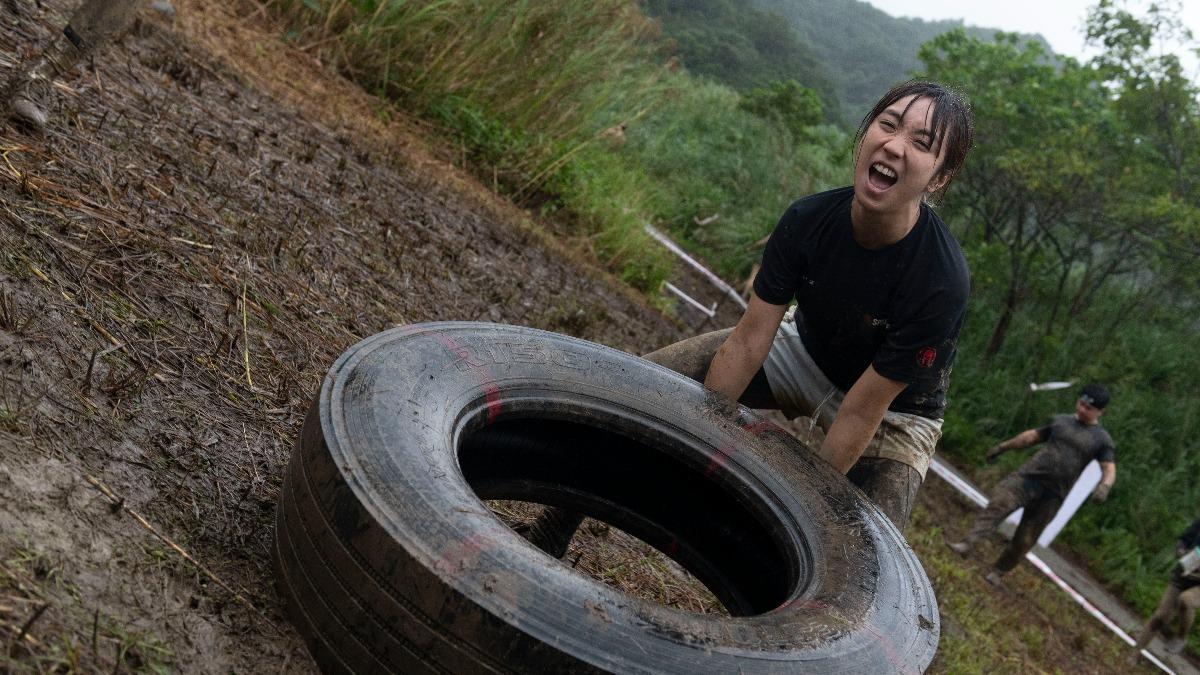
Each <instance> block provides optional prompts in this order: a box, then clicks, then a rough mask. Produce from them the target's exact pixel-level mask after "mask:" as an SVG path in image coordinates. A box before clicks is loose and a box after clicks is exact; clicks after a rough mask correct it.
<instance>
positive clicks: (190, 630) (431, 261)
mask: <svg viewBox="0 0 1200 675" xmlns="http://www.w3.org/2000/svg"><path fill="white" fill-rule="evenodd" d="M11 6H12V5H11V3H5V4H2V5H0V13H4V16H3V18H4V24H3V26H4V28H3V29H0V30H3V33H2V34H0V49H2V50H3V53H4V54H7V55H8V57H7V58H6V59H4V60H3V61H4V64H5V65H6V66H7V65H8V64H11V62H12V61H13V60H14V58H13V56H12V55H13V54H18V55H19V54H21V53H24V52H25V51H26V50H27V49H28V46H29V45H30V44H32V43H36V41H42V40H46V39H48V38H49V36H50V34H51V32H52V31H53V30H55V29H56V27H57V26H60V25H61V21H62V19H61V14H62V12H63V11H64V8H65V6H67V3H64V2H58V1H50V2H46V3H45V11H44V12H43V11H42V10H40V9H38V8H35V7H32V6H30V7H28V8H26V10H25V12H26V14H27V16H25V17H24V18H23V19H22V20H21V21H14V18H13V16H12V15H11V13H10V7H11ZM176 8H177V10H178V15H177V17H176V18H175V19H174V21H173V22H172V21H171V20H169V19H168V18H167V17H164V16H162V15H159V14H157V13H156V12H153V11H150V10H146V11H144V12H143V14H142V17H141V20H140V21H139V25H138V26H137V27H136V28H135V30H134V31H133V32H132V34H131V35H129V36H128V37H127V38H125V39H124V40H123V41H122V42H121V43H120V44H119V45H117V46H116V47H114V48H110V49H107V50H104V51H103V52H101V53H100V54H99V55H98V56H97V58H96V59H95V60H94V63H92V64H85V65H84V66H83V67H81V68H79V69H77V70H76V71H75V72H74V73H73V74H72V76H71V77H69V78H67V79H66V80H65V81H64V82H62V83H61V86H60V87H59V88H58V89H59V91H58V93H59V101H58V103H57V104H56V105H55V107H54V109H53V110H52V118H53V121H52V128H51V129H50V130H49V131H48V132H47V133H46V134H44V135H35V134H30V133H28V132H26V131H24V130H21V129H16V128H13V127H12V126H11V125H10V124H9V123H8V122H7V121H6V122H3V125H4V126H3V127H2V129H0V646H2V647H3V648H4V649H5V651H4V653H2V654H0V664H4V665H3V666H0V670H8V669H12V670H16V671H25V670H28V671H47V670H52V669H54V668H57V667H58V666H60V665H70V664H75V665H77V666H79V667H82V668H84V669H85V670H88V671H91V670H92V669H95V670H98V671H102V672H116V671H118V670H122V671H128V670H137V669H148V670H157V669H159V668H160V667H170V669H172V670H179V671H184V672H214V673H216V672H222V673H224V672H261V671H271V672H279V671H281V670H288V671H294V670H301V671H303V670H306V669H309V668H311V666H310V665H309V662H308V659H307V656H306V655H305V653H304V651H303V647H302V645H301V643H300V641H299V640H298V638H297V637H296V636H295V634H294V633H293V632H292V630H291V629H290V627H288V626H287V624H286V622H284V621H283V620H282V619H281V617H280V615H279V606H278V602H277V600H276V598H275V595H274V592H273V589H272V587H271V571H270V557H269V545H270V543H271V540H272V528H273V516H274V505H275V501H276V493H277V490H278V486H279V476H280V474H281V472H282V465H283V463H284V462H285V461H286V459H287V457H288V452H289V449H290V447H289V446H290V445H291V443H292V441H293V439H294V437H295V436H296V432H297V430H298V429H299V426H300V422H301V419H302V415H303V413H304V411H305V409H306V406H307V403H308V401H309V399H310V397H311V395H312V394H313V392H314V391H315V390H316V388H317V386H318V383H319V382H320V379H321V377H322V375H323V372H324V370H325V369H326V368H327V367H328V365H329V364H330V363H332V361H333V360H334V358H335V357H336V356H337V355H338V354H339V353H340V352H341V351H343V350H344V349H345V348H346V347H348V346H349V345H351V344H353V343H354V342H356V341H357V340H358V339H360V338H362V337H365V336H367V335H370V334H372V333H375V332H377V331H380V330H383V329H385V328H388V327H390V326H393V325H396V324H401V323H411V322H419V321H430V320H449V319H464V320H486V321H499V322H505V323H514V324H522V325H529V326H536V327H541V328H546V329H550V330H554V331H558V332H564V333H569V334H573V335H578V336H581V337H584V338H588V339H592V340H596V341H598V342H602V343H605V344H609V345H612V346H615V347H618V348H621V349H626V350H629V351H633V352H639V351H644V350H648V349H651V348H654V347H657V346H660V345H662V344H665V343H667V342H670V341H672V340H673V339H676V338H677V337H678V336H679V334H680V333H679V330H680V328H679V325H678V324H676V323H674V322H673V321H671V320H669V319H666V318H664V317H663V316H662V315H661V314H659V313H657V312H655V311H652V310H651V309H649V308H648V307H646V306H645V305H644V303H642V302H641V301H640V300H639V299H638V298H637V296H635V295H634V294H632V293H630V292H629V291H628V290H627V289H625V288H623V287H621V286H619V285H617V284H615V283H613V282H612V281H611V280H610V279H609V278H608V277H607V276H606V275H604V274H603V273H602V272H599V271H597V270H596V269H594V268H592V267H590V266H589V264H588V263H587V261H585V260H582V259H581V258H580V257H579V256H576V255H573V254H571V253H569V252H566V251H563V250H561V249H558V248H555V247H554V246H553V245H552V244H550V243H548V242H547V241H546V239H545V238H544V237H542V236H540V235H538V234H537V233H536V231H535V230H534V229H533V228H532V227H531V226H530V225H529V224H528V223H526V222H523V221H522V216H521V214H520V213H519V212H517V211H515V210H513V209H512V208H511V207H508V206H505V205H504V204H502V203H501V202H499V201H498V200H495V199H493V198H491V197H490V195H489V193H488V192H487V190H486V189H484V188H482V187H481V186H479V185H477V184H475V183H474V182H473V181H471V180H470V179H469V178H467V177H466V176H465V175H464V174H462V173H460V172H457V171H455V170H454V168H453V167H451V166H449V165H447V164H446V163H445V162H443V161H441V160H439V158H438V154H437V152H436V151H429V150H427V149H425V148H422V147H420V145H419V143H418V142H416V141H414V140H413V139H412V137H411V136H410V135H409V134H408V133H407V132H406V130H405V128H404V127H402V126H401V125H400V124H397V123H394V124H391V125H384V124H383V123H381V122H380V121H379V119H378V118H377V117H376V116H374V111H375V109H376V108H377V107H378V104H377V102H373V101H372V100H371V99H370V98H369V97H366V96H365V95H363V94H362V93H361V92H359V91H357V90H354V89H353V88H352V87H350V86H348V85H347V83H345V82H344V81H342V80H340V79H338V78H336V77H333V76H331V75H330V74H329V73H327V72H325V71H324V70H322V69H321V68H320V66H319V64H314V63H312V62H311V60H310V59H307V58H306V57H304V56H303V54H298V53H296V52H294V51H289V50H288V48H287V47H286V46H284V45H282V44H281V43H279V42H278V41H276V40H275V39H274V38H273V37H272V35H273V34H272V33H270V32H268V31H266V30H265V29H263V28H262V27H261V26H260V25H259V24H257V23H256V22H257V21H260V20H261V18H262V17H261V16H257V17H256V16H255V15H254V13H253V11H252V10H253V7H252V6H243V5H236V4H235V5H234V7H233V8H232V9H231V8H228V7H226V6H225V5H223V4H217V3H211V4H210V3H208V2H198V1H188V2H181V3H179V4H177V5H176ZM247 16H248V19H244V17H247ZM6 72H7V71H5V73H3V74H6ZM301 93H303V94H304V96H301V95H300V94H301ZM100 485H103V486H105V489H107V490H110V493H109V496H106V493H105V492H103V491H102V488H100V487H98V486H100ZM135 513H136V514H137V516H140V517H141V518H143V519H144V523H140V522H139V521H138V520H137V517H136V516H135V515H134V514H135ZM149 527H153V528H154V529H155V530H156V531H157V532H158V533H159V535H161V536H159V535H156V534H154V533H152V532H151V531H150V530H149ZM169 542H170V543H169ZM172 543H173V544H174V545H177V546H178V547H179V548H178V549H176V548H174V546H173V545H172ZM180 550H184V551H187V552H188V553H189V554H190V555H191V556H193V557H194V559H195V561H196V563H198V564H199V565H202V566H203V568H201V567H200V566H198V565H197V564H194V563H191V562H188V561H185V560H184V559H183V557H182V556H181V555H180V552H179V551H180ZM202 569H203V570H207V572H211V575H210V574H208V573H206V572H205V571H202ZM217 580H219V582H218V581H217ZM224 586H228V588H226V587H224Z"/></svg>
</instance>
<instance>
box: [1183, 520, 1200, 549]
mask: <svg viewBox="0 0 1200 675" xmlns="http://www.w3.org/2000/svg"><path fill="white" fill-rule="evenodd" d="M1196 546H1200V518H1197V519H1196V520H1193V521H1192V524H1191V525H1188V528H1187V529H1186V530H1184V531H1183V534H1181V535H1179V545H1178V548H1185V549H1190V548H1194V547H1196Z"/></svg>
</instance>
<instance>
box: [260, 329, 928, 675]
mask: <svg viewBox="0 0 1200 675" xmlns="http://www.w3.org/2000/svg"><path fill="white" fill-rule="evenodd" d="M481 499H519V500H526V501H535V502H539V503H543V504H549V505H554V506H562V507H569V508H571V509H574V510H577V511H581V512H584V513H587V514H588V515H591V516H594V517H597V518H599V519H601V520H604V521H607V522H609V523H612V524H613V525H615V526H617V527H619V528H621V529H623V530H625V531H627V532H629V533H631V534H633V535H635V536H637V537H640V538H641V539H643V540H644V541H646V542H648V543H650V544H652V545H654V546H655V547H657V548H658V549H660V550H662V551H663V552H665V553H667V554H668V555H670V556H671V557H672V558H674V559H675V560H677V561H679V562H680V563H681V564H682V565H683V566H684V567H685V568H687V569H688V570H689V571H691V572H692V573H693V574H694V575H695V576H696V577H697V578H699V579H700V580H701V581H703V582H704V583H705V584H706V585H707V586H708V587H709V588H710V589H712V591H713V592H714V593H715V594H716V595H717V597H718V598H720V599H721V600H722V601H723V603H724V604H725V605H726V607H727V608H729V610H730V612H731V614H733V615H734V616H732V617H716V616H710V615H698V614H692V613H688V612H684V611H680V610H675V609H672V608H668V607H665V606H661V605H658V604H655V603H652V602H648V601H643V600H639V599H636V598H633V597H629V596H627V595H624V594H622V593H620V592H619V591H617V590H615V589H613V588H610V587H608V586H606V585H604V584H602V583H600V582H598V581H594V580H592V579H590V578H588V577H585V576H583V575H581V574H579V573H577V572H575V571H573V570H571V569H570V568H569V567H567V566H566V565H564V564H562V563H560V562H559V561H557V560H554V559H552V558H550V557H549V556H547V555H545V554H544V553H542V552H541V551H539V550H538V549H537V548H535V547H534V546H533V545H532V544H530V543H529V542H527V541H525V540H524V539H522V538H521V537H520V536H519V535H517V534H516V533H514V532H513V531H512V530H510V529H508V528H507V527H506V526H505V525H504V524H503V523H502V522H501V521H500V520H499V519H498V518H497V517H495V516H494V515H493V514H492V513H491V512H490V511H489V510H488V508H487V507H486V506H485V505H484V504H483V503H482V502H481ZM276 557H277V558H276V565H277V568H278V569H277V571H278V576H279V584H280V588H281V592H282V594H283V596H284V598H285V600H286V602H287V604H288V610H289V614H290V616H291V619H292V621H293V622H294V623H295V625H296V626H297V628H298V629H299V631H300V632H301V633H302V634H303V635H304V637H305V639H306V640H307V642H308V645H309V648H310V649H311V651H312V654H313V656H314V658H315V659H316V660H317V662H318V663H319V664H320V665H321V666H322V668H323V669H325V670H326V671H327V672H362V673H367V672H387V671H394V672H412V673H425V672H428V673H435V672H436V673H456V674H457V673H484V672H498V673H509V672H520V673H547V672H600V671H611V672H628V673H650V672H655V673H658V672H672V673H709V672H712V673H717V672H720V673H739V672H740V673H768V672H770V673H775V672H789V673H790V672H797V673H800V672H804V673H807V672H813V673H883V672H920V671H922V670H924V669H925V667H926V666H928V664H929V662H930V661H931V660H932V658H933V655H934V652H935V651H936V648H937V642H938V613H937V606H936V603H935V600H934V596H933V592H932V590H931V588H930V586H929V581H928V579H927V578H926V577H925V573H924V570H923V569H922V568H921V565H920V563H919V562H918V561H917V559H916V557H915V556H914V555H913V553H912V551H911V550H910V549H909V548H908V546H907V545H906V544H905V542H904V540H903V538H902V537H901V536H900V534H899V533H898V532H897V530H896V529H895V527H893V526H892V524H891V523H890V522H889V521H888V520H887V518H886V517H884V516H883V515H882V514H881V513H880V512H879V511H878V509H877V508H875V507H874V506H873V505H871V504H870V503H869V502H868V501H867V500H866V499H865V497H864V496H863V495H862V493H861V492H860V491H858V490H857V489H856V488H854V487H853V486H852V485H850V483H848V482H847V481H846V480H845V479H844V478H843V477H842V476H841V475H838V474H837V473H836V472H834V471H833V470H831V469H830V468H829V467H828V465H826V464H825V463H823V462H821V461H820V460H818V459H816V458H814V457H813V455H812V454H811V453H810V452H809V451H808V450H807V449H806V448H805V447H804V446H802V445H800V444H799V443H798V442H797V441H795V440H794V439H793V438H792V437H791V436H790V435H788V434H787V433H786V432H784V431H783V430H781V429H779V428H778V427H775V426H774V425H771V424H770V423H768V422H764V421H762V420H760V419H759V418H757V417H755V416H754V415H753V414H751V413H750V412H749V411H747V410H746V409H745V408H741V407H737V406H734V405H732V404H729V403H728V402H727V401H724V399H721V400H717V399H715V398H712V397H711V395H706V392H705V390H704V388H703V387H701V386H700V385H699V384H697V383H696V382H693V381H692V380H689V379H687V378H685V377H683V376H681V375H678V374H676V373H673V372H671V371H669V370H667V369H665V368H662V367H659V366H656V365H654V364H651V363H649V362H647V361H644V360H641V359H639V358H637V357H634V356H630V355H628V354H625V353H622V352H619V351H616V350H613V349H609V348H606V347H602V346H600V345H596V344H592V343H589V342H584V341H582V340H577V339H573V338H569V337H566V336H562V335H556V334H553V333H546V332H543V331H538V330H533V329H526V328H515V327H510V326H500V325H495V324H480V323H441V324H423V325H416V326H409V327H404V328H398V329H394V330H390V331H387V332H385V333H381V334H379V335H375V336H373V337H371V338H368V339H366V340H364V341H363V342H361V343H359V344H357V345H355V346H354V347H352V348H351V349H350V350H349V351H347V352H346V353H345V354H343V355H342V356H341V358H339V359H338V361H337V362H336V363H335V364H334V366H333V367H332V368H331V369H330V371H329V373H328V375H327V376H326V377H325V380H324V383H323V385H322V387H321V392H320V394H319V396H318V397H317V398H316V400H315V401H314V402H313V406H312V408H311V411H310V413H309V416H308V419H307V421H306V423H305V425H304V430H303V433H302V436H301V439H300V442H299V443H298V444H297V448H296V451H295V455H294V456H293V459H292V461H291V464H290V466H289V470H288V473H287V476H286V478H285V480H284V485H283V490H282V495H281V497H280V504H279V510H278V524H277V544H276Z"/></svg>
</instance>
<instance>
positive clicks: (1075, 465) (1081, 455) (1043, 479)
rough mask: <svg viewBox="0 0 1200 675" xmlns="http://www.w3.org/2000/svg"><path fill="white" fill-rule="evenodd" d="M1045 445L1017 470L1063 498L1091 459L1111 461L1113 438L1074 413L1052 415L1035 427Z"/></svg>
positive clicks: (1113, 455)
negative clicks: (1045, 421) (1047, 421)
mask: <svg viewBox="0 0 1200 675" xmlns="http://www.w3.org/2000/svg"><path fill="white" fill-rule="evenodd" d="M1037 433H1038V439H1039V440H1042V441H1045V442H1046V447H1044V448H1042V449H1041V450H1038V452H1037V454H1036V455H1034V456H1033V457H1031V458H1029V461H1027V462H1025V463H1024V464H1022V465H1021V468H1019V469H1017V473H1019V474H1021V475H1023V476H1025V477H1027V478H1033V479H1035V480H1037V481H1038V482H1040V483H1042V484H1043V485H1045V486H1046V488H1047V489H1048V490H1050V491H1051V492H1053V493H1055V494H1057V495H1058V496H1060V497H1065V496H1066V494H1067V492H1069V491H1070V490H1071V486H1072V485H1074V484H1075V479H1076V478H1078V477H1079V474H1080V473H1081V472H1082V471H1083V468H1084V467H1085V466H1087V464H1088V462H1090V461H1092V460H1093V459H1094V460H1096V461H1098V462H1112V461H1114V457H1115V453H1114V451H1113V441H1112V437H1111V436H1109V435H1108V432H1107V431H1105V430H1104V428H1103V427H1101V426H1100V425H1099V424H1084V423H1083V422H1080V421H1079V420H1078V418H1076V417H1075V416H1074V415H1055V416H1054V419H1052V420H1051V421H1050V424H1048V425H1046V426H1044V427H1042V428H1041V429H1038V430H1037Z"/></svg>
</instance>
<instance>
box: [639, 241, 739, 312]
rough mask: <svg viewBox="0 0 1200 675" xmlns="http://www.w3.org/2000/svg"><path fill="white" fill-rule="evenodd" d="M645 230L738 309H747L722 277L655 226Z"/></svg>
mask: <svg viewBox="0 0 1200 675" xmlns="http://www.w3.org/2000/svg"><path fill="white" fill-rule="evenodd" d="M645 228H646V234H649V235H650V236H651V237H654V238H655V239H656V240H658V243H660V244H662V245H663V246H666V247H667V250H669V251H671V253H674V254H675V255H677V256H679V258H680V260H683V261H684V262H685V263H687V264H688V265H690V266H691V267H692V269H694V270H696V271H697V272H699V273H700V274H702V275H703V276H704V278H705V279H708V280H709V281H711V282H712V284H713V285H714V286H716V287H717V288H719V289H721V290H722V291H724V292H725V293H726V294H727V295H728V296H729V297H731V298H733V301H734V302H736V303H737V304H738V307H741V308H742V309H746V301H745V300H743V299H742V296H741V295H739V294H738V292H737V291H735V290H733V287H732V286H730V285H729V284H727V283H725V280H724V279H722V278H721V277H719V276H717V275H715V274H713V273H712V272H710V271H709V269H708V268H707V267H705V266H704V265H701V264H700V262H699V261H697V260H696V259H695V258H693V257H692V256H690V255H688V254H687V253H686V252H685V251H684V250H683V249H681V248H679V246H678V245H676V244H675V242H673V241H671V240H670V239H668V238H667V235H665V234H663V233H662V232H659V231H658V230H656V229H654V226H653V225H649V224H647V225H646V226H645Z"/></svg>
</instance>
